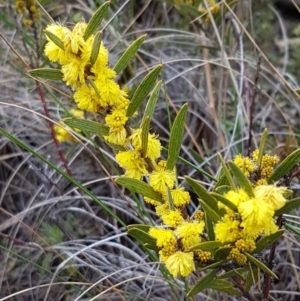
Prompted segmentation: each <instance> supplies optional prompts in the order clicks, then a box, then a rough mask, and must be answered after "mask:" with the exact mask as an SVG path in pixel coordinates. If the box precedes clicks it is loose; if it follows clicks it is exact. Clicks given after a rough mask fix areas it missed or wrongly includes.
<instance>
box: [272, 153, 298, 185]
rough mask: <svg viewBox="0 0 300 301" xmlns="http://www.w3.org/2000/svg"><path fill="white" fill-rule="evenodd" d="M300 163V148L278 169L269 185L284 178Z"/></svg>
mask: <svg viewBox="0 0 300 301" xmlns="http://www.w3.org/2000/svg"><path fill="white" fill-rule="evenodd" d="M299 161H300V148H299V149H297V150H295V151H293V152H292V153H291V154H289V155H288V156H287V157H286V158H285V159H284V160H283V161H282V162H281V163H280V165H279V166H278V167H277V169H276V170H275V172H274V173H273V175H272V176H271V177H270V178H269V179H268V183H269V184H272V183H274V182H276V181H278V180H280V179H281V178H283V177H284V176H285V175H286V174H288V172H289V171H291V170H292V169H293V167H294V166H295V165H296V164H297V163H298V162H299Z"/></svg>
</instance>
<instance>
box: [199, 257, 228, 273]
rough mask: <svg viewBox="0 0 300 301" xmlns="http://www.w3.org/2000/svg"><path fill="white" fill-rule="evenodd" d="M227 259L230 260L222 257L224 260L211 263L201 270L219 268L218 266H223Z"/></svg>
mask: <svg viewBox="0 0 300 301" xmlns="http://www.w3.org/2000/svg"><path fill="white" fill-rule="evenodd" d="M227 261H228V259H222V260H219V261H215V262H214V263H212V264H209V265H207V266H205V267H203V268H201V269H200V270H201V271H206V270H211V269H214V268H217V267H219V266H221V265H222V264H224V263H226V262H227Z"/></svg>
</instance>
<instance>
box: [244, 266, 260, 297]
mask: <svg viewBox="0 0 300 301" xmlns="http://www.w3.org/2000/svg"><path fill="white" fill-rule="evenodd" d="M248 265H249V271H248V274H247V278H246V284H245V288H246V292H249V291H250V289H251V287H252V286H253V285H254V283H255V277H254V273H255V271H256V270H257V268H255V269H252V267H251V263H250V262H248Z"/></svg>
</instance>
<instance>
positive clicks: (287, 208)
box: [275, 198, 300, 216]
mask: <svg viewBox="0 0 300 301" xmlns="http://www.w3.org/2000/svg"><path fill="white" fill-rule="evenodd" d="M299 206H300V198H296V199H292V200H290V201H287V202H286V203H285V205H284V206H283V207H282V208H280V209H278V210H276V211H275V215H277V216H278V215H281V214H284V213H288V212H291V211H292V210H293V209H296V208H298V207H299Z"/></svg>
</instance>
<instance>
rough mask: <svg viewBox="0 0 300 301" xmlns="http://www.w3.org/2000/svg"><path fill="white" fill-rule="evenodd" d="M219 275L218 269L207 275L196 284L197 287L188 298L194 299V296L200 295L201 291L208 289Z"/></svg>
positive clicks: (189, 293)
mask: <svg viewBox="0 0 300 301" xmlns="http://www.w3.org/2000/svg"><path fill="white" fill-rule="evenodd" d="M217 273H218V270H217V269H216V270H212V271H211V272H209V273H208V274H207V275H205V276H204V277H202V278H201V279H200V281H198V282H197V283H196V285H195V286H194V287H193V288H192V289H191V290H190V291H189V292H188V294H187V296H188V297H193V296H195V295H197V294H198V293H200V292H201V291H203V290H204V289H205V288H207V287H208V286H209V285H210V284H211V283H212V281H213V279H214V278H215V276H216V275H217Z"/></svg>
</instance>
